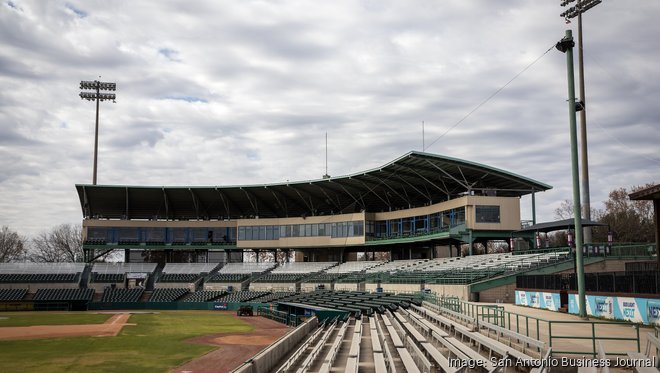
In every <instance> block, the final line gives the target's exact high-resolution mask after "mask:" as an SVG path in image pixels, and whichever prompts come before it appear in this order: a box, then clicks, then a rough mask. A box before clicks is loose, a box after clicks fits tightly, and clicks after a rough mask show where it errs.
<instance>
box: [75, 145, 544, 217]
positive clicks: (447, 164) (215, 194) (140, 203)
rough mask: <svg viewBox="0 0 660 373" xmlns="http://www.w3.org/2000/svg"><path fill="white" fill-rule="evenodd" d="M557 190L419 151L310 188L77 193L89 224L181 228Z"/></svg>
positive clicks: (114, 188) (96, 188)
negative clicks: (187, 223) (195, 222)
mask: <svg viewBox="0 0 660 373" xmlns="http://www.w3.org/2000/svg"><path fill="white" fill-rule="evenodd" d="M551 188H552V187H551V186H549V185H547V184H544V183H541V182H539V181H535V180H532V179H529V178H526V177H524V176H520V175H516V174H514V173H511V172H508V171H504V170H500V169H497V168H494V167H490V166H486V165H484V164H480V163H475V162H470V161H465V160H461V159H456V158H450V157H446V156H441V155H436V154H430V153H422V152H415V151H413V152H410V153H408V154H405V155H403V156H402V157H400V158H397V159H395V160H394V161H392V162H390V163H387V164H385V165H383V166H381V167H378V168H374V169H371V170H367V171H363V172H358V173H355V174H352V175H346V176H338V177H331V178H328V179H319V180H310V181H298V182H287V183H276V184H263V185H245V186H128V185H84V184H78V185H76V189H77V191H78V197H79V199H80V206H81V208H82V212H83V216H84V217H86V218H108V219H181V220H186V219H237V218H253V217H257V216H258V217H261V218H276V217H297V216H315V215H331V214H345V213H353V212H360V211H363V210H364V211H367V212H380V211H394V210H398V209H408V208H412V207H420V206H425V205H429V204H434V203H439V202H442V201H446V200H449V199H453V198H456V197H460V196H462V195H466V194H470V193H473V194H476V195H492V196H506V197H515V196H522V195H525V194H529V193H532V192H538V191H545V190H548V189H551Z"/></svg>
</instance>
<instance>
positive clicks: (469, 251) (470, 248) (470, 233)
mask: <svg viewBox="0 0 660 373" xmlns="http://www.w3.org/2000/svg"><path fill="white" fill-rule="evenodd" d="M468 234H469V235H468V237H469V238H468V241H469V244H470V247H469V249H468V254H469V255H470V256H472V249H473V247H472V244H473V243H474V241H473V240H472V229H470V230H469V231H468Z"/></svg>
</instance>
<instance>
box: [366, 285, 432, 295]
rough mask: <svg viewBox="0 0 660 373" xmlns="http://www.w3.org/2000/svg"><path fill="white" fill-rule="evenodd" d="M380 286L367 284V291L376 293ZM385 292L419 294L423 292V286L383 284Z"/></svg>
mask: <svg viewBox="0 0 660 373" xmlns="http://www.w3.org/2000/svg"><path fill="white" fill-rule="evenodd" d="M377 287H378V284H376V283H366V284H365V291H371V292H374V291H376V288H377ZM381 287H382V288H383V291H384V292H388V293H404V292H407V293H410V292H419V291H421V290H422V286H421V284H381Z"/></svg>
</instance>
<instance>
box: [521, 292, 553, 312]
mask: <svg viewBox="0 0 660 373" xmlns="http://www.w3.org/2000/svg"><path fill="white" fill-rule="evenodd" d="M516 304H519V305H523V306H529V307H534V308H543V309H546V310H551V311H557V310H558V309H559V307H561V301H560V300H559V293H548V292H540V291H522V290H516Z"/></svg>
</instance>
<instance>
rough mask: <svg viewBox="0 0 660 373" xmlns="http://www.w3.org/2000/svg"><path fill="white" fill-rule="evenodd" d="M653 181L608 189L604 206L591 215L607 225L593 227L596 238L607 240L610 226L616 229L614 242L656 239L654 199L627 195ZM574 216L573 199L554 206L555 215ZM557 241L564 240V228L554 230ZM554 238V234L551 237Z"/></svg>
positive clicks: (594, 210)
mask: <svg viewBox="0 0 660 373" xmlns="http://www.w3.org/2000/svg"><path fill="white" fill-rule="evenodd" d="M650 186H652V184H647V185H641V186H635V187H632V188H630V191H628V190H627V189H626V188H618V189H614V190H612V191H611V192H610V193H609V196H608V199H607V201H604V202H603V205H604V209H603V210H598V209H592V210H591V216H592V219H593V220H595V221H597V222H599V223H603V224H607V225H608V226H607V227H594V228H593V230H592V232H593V236H592V237H593V241H594V242H606V241H607V233H608V228H609V229H611V230H612V231H613V232H614V241H615V242H655V231H654V229H655V223H654V216H653V203H652V202H651V201H631V200H630V198H629V197H628V195H629V194H630V193H634V192H636V191H638V190H641V189H644V188H648V187H650ZM572 217H573V202H572V201H569V200H565V201H563V202H562V203H561V205H560V206H559V208H557V209H556V210H555V218H557V219H569V218H572ZM553 236H554V242H553V243H557V244H563V243H564V242H565V240H566V238H565V237H566V233H565V232H563V233H562V232H555V233H554V234H553ZM552 240H553V239H552V238H551V241H552Z"/></svg>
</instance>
